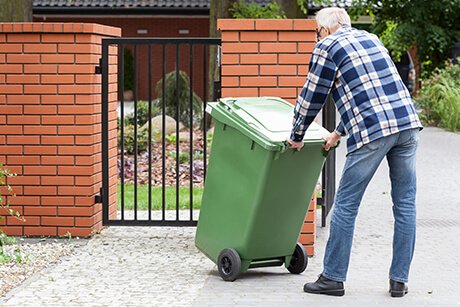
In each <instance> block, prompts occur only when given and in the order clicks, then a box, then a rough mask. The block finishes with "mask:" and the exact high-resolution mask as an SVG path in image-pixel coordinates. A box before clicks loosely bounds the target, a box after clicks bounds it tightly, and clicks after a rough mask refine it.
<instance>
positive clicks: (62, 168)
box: [0, 23, 121, 236]
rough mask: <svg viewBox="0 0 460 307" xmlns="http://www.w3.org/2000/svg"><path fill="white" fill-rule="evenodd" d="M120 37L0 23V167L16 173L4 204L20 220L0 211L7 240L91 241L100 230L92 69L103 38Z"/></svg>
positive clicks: (97, 97) (68, 26)
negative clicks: (22, 237)
mask: <svg viewBox="0 0 460 307" xmlns="http://www.w3.org/2000/svg"><path fill="white" fill-rule="evenodd" d="M120 35H121V30H120V29H119V28H113V27H107V26H101V25H97V24H82V23H3V24H1V23H0V161H1V162H3V163H4V164H6V166H7V168H8V169H10V170H11V171H12V172H15V173H16V174H17V177H14V178H9V180H8V183H9V184H10V185H11V186H12V187H13V190H14V192H15V193H16V196H15V197H11V196H10V197H8V201H9V202H10V204H11V208H12V209H14V210H17V211H19V213H21V214H22V215H23V216H24V217H25V219H26V221H25V222H21V221H18V220H17V219H15V218H13V217H10V216H7V214H6V213H5V212H0V214H1V215H3V216H7V217H6V219H4V220H3V221H2V226H1V228H2V229H3V230H4V231H5V232H6V233H7V234H10V235H31V236H37V235H49V236H62V235H66V234H69V233H70V234H71V235H72V236H89V235H91V234H92V233H93V232H96V231H99V230H100V229H101V228H102V205H101V204H99V203H98V204H96V203H95V196H96V195H97V194H98V193H99V188H100V187H101V185H102V182H101V179H102V175H101V171H102V170H101V75H99V74H97V73H96V66H98V65H99V59H100V57H101V40H102V38H104V37H114V36H115V37H116V36H120ZM111 65H116V63H115V62H114V61H112V62H111ZM110 81H111V82H113V83H116V82H117V80H116V75H115V76H114V77H111V80H110ZM116 103H117V102H116V98H113V99H112V100H111V102H110V105H111V106H112V109H113V106H115V108H116ZM115 129H116V127H115ZM111 163H112V164H113V163H114V162H113V159H112V162H111ZM115 164H116V160H115ZM112 167H113V166H112Z"/></svg>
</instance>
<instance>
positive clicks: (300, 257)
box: [287, 242, 308, 274]
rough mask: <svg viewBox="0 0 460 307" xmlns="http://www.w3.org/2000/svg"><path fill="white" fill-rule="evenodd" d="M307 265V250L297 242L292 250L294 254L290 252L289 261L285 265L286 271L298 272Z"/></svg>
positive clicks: (303, 269)
mask: <svg viewBox="0 0 460 307" xmlns="http://www.w3.org/2000/svg"><path fill="white" fill-rule="evenodd" d="M307 265H308V256H307V252H306V251H305V248H304V247H303V245H302V244H301V243H299V242H297V244H296V246H295V250H294V254H292V258H291V263H290V264H289V266H288V267H287V269H288V271H289V272H291V273H292V274H300V273H302V272H303V271H305V269H306V268H307Z"/></svg>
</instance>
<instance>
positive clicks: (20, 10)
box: [0, 0, 32, 22]
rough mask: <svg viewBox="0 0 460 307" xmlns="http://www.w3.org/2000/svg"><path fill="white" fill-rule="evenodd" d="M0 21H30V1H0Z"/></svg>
mask: <svg viewBox="0 0 460 307" xmlns="http://www.w3.org/2000/svg"><path fill="white" fill-rule="evenodd" d="M0 21H3V22H21V21H32V0H0Z"/></svg>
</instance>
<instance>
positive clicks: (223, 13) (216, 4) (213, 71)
mask: <svg viewBox="0 0 460 307" xmlns="http://www.w3.org/2000/svg"><path fill="white" fill-rule="evenodd" d="M234 2H237V0H211V3H210V6H209V36H210V37H220V35H221V34H220V31H219V30H217V19H219V18H231V16H230V12H229V9H230V7H231V6H232V4H233V3H234ZM219 78H220V76H219V67H218V65H217V46H211V47H210V48H209V68H208V97H205V99H206V98H207V101H209V100H213V99H214V97H213V96H214V95H213V93H214V81H215V80H219Z"/></svg>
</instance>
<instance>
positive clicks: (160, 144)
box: [100, 38, 335, 227]
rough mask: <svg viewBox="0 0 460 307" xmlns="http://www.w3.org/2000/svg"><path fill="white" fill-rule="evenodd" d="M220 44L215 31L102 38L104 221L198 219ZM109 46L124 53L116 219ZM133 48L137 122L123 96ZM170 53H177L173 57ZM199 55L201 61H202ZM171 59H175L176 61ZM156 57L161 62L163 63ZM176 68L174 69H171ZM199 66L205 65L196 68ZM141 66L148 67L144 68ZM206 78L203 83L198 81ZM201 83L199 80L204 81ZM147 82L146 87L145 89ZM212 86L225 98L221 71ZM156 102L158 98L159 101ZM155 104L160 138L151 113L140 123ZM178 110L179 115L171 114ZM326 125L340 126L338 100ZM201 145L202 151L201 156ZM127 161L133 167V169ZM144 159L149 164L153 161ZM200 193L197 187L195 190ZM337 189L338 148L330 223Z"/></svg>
mask: <svg viewBox="0 0 460 307" xmlns="http://www.w3.org/2000/svg"><path fill="white" fill-rule="evenodd" d="M220 44H221V41H220V39H216V38H109V39H103V41H102V59H101V66H100V67H101V73H102V181H103V186H102V189H101V200H102V203H103V224H104V225H126V226H128V225H139V226H141V225H145V226H195V225H196V224H197V210H194V206H196V207H199V204H200V197H201V194H200V193H201V191H202V188H203V183H204V178H205V175H206V166H207V156H208V148H207V147H208V144H207V140H208V136H207V128H208V127H207V123H208V119H207V118H206V113H205V111H204V110H205V107H206V101H207V97H208V67H207V65H208V60H209V50H210V48H216V47H217V46H220ZM110 46H114V47H116V49H117V50H118V51H117V52H118V54H117V55H116V57H117V59H118V62H117V63H118V64H117V65H118V72H117V73H118V83H117V92H118V100H119V121H118V140H119V142H118V145H117V146H118V148H117V151H118V157H117V160H118V185H117V189H118V193H117V194H118V199H117V210H116V211H117V216H116V218H109V217H110V214H109V211H110V208H109V141H110V140H109V117H108V116H109V115H108V114H109V109H108V106H109V85H110V83H109V57H110V56H111V55H110V53H109V47H110ZM142 48H143V49H144V57H142V56H140V52H141V51H142V50H141V49H142ZM126 50H131V52H132V54H133V55H132V58H133V66H132V67H133V73H132V77H133V80H132V83H133V99H132V100H133V102H132V106H133V112H132V114H130V116H131V117H130V118H131V121H132V122H133V123H134V124H132V123H131V125H129V124H128V123H127V121H126V118H127V114H126V111H125V106H126V105H127V104H128V103H129V102H128V101H125V99H124V90H125V83H126V80H127V79H129V78H126V71H125V70H127V68H129V65H128V66H126V65H125V64H126V61H127V58H126V56H125V51H126ZM155 52H156V53H155ZM145 54H146V55H147V56H145ZM171 54H172V55H173V57H172V59H171ZM217 54H219V52H217ZM112 56H113V55H112ZM200 58H201V60H199V61H197V59H200ZM139 59H141V61H142V63H139ZM168 60H170V61H169V62H172V63H169V65H168ZM155 63H156V64H157V65H156V67H155ZM140 64H141V65H140ZM218 65H220V64H218ZM168 67H169V68H168ZM171 67H172V70H170V68H171ZM184 67H185V68H186V70H187V71H188V77H186V78H185V79H186V80H188V82H189V87H188V88H187V91H188V96H187V95H185V96H187V100H188V101H186V104H185V108H186V109H187V110H188V113H187V114H186V115H187V118H188V122H189V128H188V131H187V132H186V133H188V136H187V140H183V139H184V133H183V132H180V120H181V111H184V110H181V106H182V107H183V106H184V103H183V102H182V104H181V99H183V95H182V94H184V93H183V92H184V91H183V90H182V91H181V90H180V88H181V83H183V80H184V78H183V74H182V72H181V71H182V70H183V69H184ZM198 67H200V69H197V68H198ZM168 70H170V72H168ZM142 71H143V72H144V74H142ZM170 73H174V74H173V77H172V78H168V76H169V74H170ZM142 76H143V77H142ZM160 77H161V78H160ZM158 78H160V80H163V82H159V83H158V82H156V89H157V92H158V89H159V87H160V88H161V90H160V92H161V95H158V97H157V98H153V96H154V95H153V89H154V86H153V83H154V82H155V81H156V80H157V79H158ZM187 78H188V79H187ZM200 79H201V83H200V82H197V80H200ZM168 81H169V83H168ZM196 83H200V84H198V85H197V84H196ZM141 85H143V88H144V91H143V92H142V86H141ZM213 86H214V89H213V97H212V99H213V100H215V99H217V98H220V76H219V80H216V81H214V82H213ZM168 87H169V88H171V87H172V88H175V91H174V90H173V91H169V92H168V90H167V88H168ZM195 91H197V93H195ZM171 93H172V94H171ZM157 94H159V93H157ZM196 96H201V99H202V102H203V103H202V105H201V107H200V108H199V112H196V110H194V99H195V98H196ZM171 97H172V98H171ZM168 99H169V100H170V101H171V99H173V102H174V104H176V106H177V107H176V108H175V109H174V110H171V106H170V105H168V103H167V101H168ZM144 100H145V101H144ZM155 101H156V102H157V104H155V103H154V102H155ZM145 104H147V109H146V108H145V107H144V108H142V109H140V108H141V106H142V105H144V106H145ZM183 109H184V108H183ZM155 110H157V111H158V110H159V111H160V114H159V117H160V118H161V133H160V135H159V136H157V138H156V139H154V138H153V136H154V134H155V133H156V132H157V131H154V130H153V127H152V120H148V123H146V124H144V126H143V127H139V118H140V117H142V116H144V117H145V116H147V118H152V115H153V113H154V112H155ZM141 111H142V112H143V113H142V112H141ZM171 112H172V113H174V114H171ZM145 113H146V114H145ZM197 113H200V114H201V118H200V125H199V127H198V128H197V129H195V130H196V131H198V137H197V133H196V131H194V118H195V116H196V115H197ZM167 115H171V117H173V118H174V119H175V133H173V134H170V135H167V134H166V128H167V127H166V126H167V125H166V118H167V117H166V116H167ZM182 119H183V118H182ZM323 126H325V127H326V128H327V129H328V130H329V131H333V130H334V129H335V106H334V104H333V102H332V101H329V102H328V103H327V104H326V106H325V108H324V110H323ZM128 128H130V130H129V129H128ZM127 129H128V130H129V131H128V130H127ZM141 129H142V130H141ZM146 131H147V132H146ZM200 131H201V132H200ZM128 132H129V133H128ZM196 139H199V144H195V143H196ZM128 140H129V143H128ZM181 142H183V143H188V147H187V148H186V149H185V150H182V151H181ZM141 144H142V146H145V151H144V152H142V153H141V152H140V150H139V149H140V147H141ZM127 148H128V149H127ZM182 149H183V148H182ZM197 152H198V157H197V155H196V153H197ZM154 153H156V154H157V155H158V156H159V157H160V158H159V160H160V162H159V164H158V163H156V164H155V163H154V162H155V161H156V162H158V159H156V157H154ZM168 157H169V158H168ZM171 157H172V159H171ZM171 160H175V161H171ZM168 161H169V162H168ZM184 161H185V162H184ZM128 162H129V163H128ZM145 162H146V163H145ZM171 162H174V163H173V164H174V165H173V167H171V165H170V164H171ZM142 163H144V166H142ZM127 164H128V166H130V167H131V169H130V168H129V167H128V168H127ZM145 164H146V165H147V167H146V168H145ZM186 164H188V166H187V165H186ZM196 164H198V166H199V167H197V165H196ZM142 168H143V169H142ZM140 169H141V173H143V174H146V178H139V173H140ZM197 172H198V175H197ZM128 173H129V174H128ZM187 173H188V174H187ZM184 174H185V177H188V182H185V181H186V180H185V181H184V180H183V178H182V177H183V176H184ZM197 176H198V177H199V179H200V180H198V181H199V184H197V183H196V182H194V180H195V177H197ZM168 178H169V179H168ZM170 178H174V182H170ZM140 179H141V180H140ZM168 180H169V181H168ZM168 183H169V184H168ZM195 192H197V194H196V195H195ZM334 193H335V151H333V152H331V153H330V154H329V156H328V159H327V160H326V164H325V167H324V168H323V172H322V196H321V198H320V199H318V203H319V204H320V205H322V226H323V227H324V226H325V225H326V217H327V214H328V213H329V211H330V210H331V208H332V204H333V200H334ZM181 201H182V203H181Z"/></svg>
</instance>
